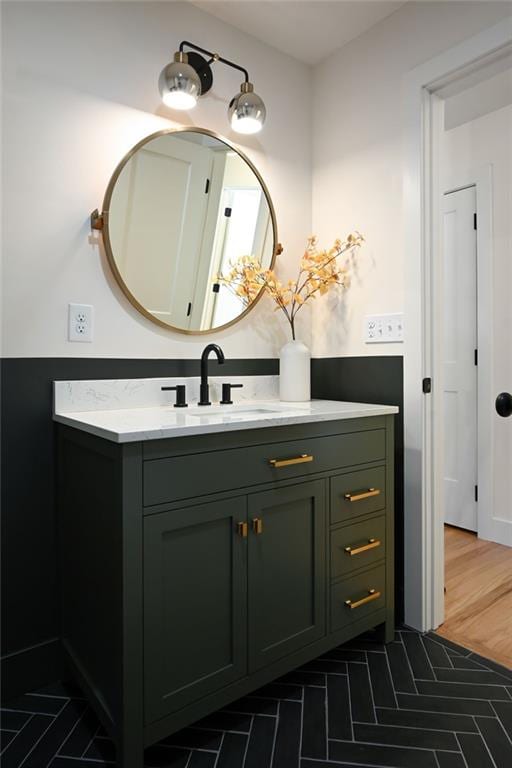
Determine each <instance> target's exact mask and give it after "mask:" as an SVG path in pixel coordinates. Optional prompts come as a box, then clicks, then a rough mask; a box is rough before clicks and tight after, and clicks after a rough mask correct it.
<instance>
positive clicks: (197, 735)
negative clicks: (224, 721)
mask: <svg viewBox="0 0 512 768" xmlns="http://www.w3.org/2000/svg"><path fill="white" fill-rule="evenodd" d="M161 743H162V744H165V745H166V746H170V747H185V748H186V749H209V750H214V751H216V752H218V750H219V749H220V745H221V743H222V733H220V732H219V731H208V730H205V729H204V728H184V729H183V730H182V731H179V732H178V733H175V734H173V735H172V736H169V737H168V738H167V739H163V740H162V742H161Z"/></svg>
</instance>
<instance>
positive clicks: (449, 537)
mask: <svg viewBox="0 0 512 768" xmlns="http://www.w3.org/2000/svg"><path fill="white" fill-rule="evenodd" d="M445 587H446V594H445V622H444V624H442V626H440V627H439V629H438V630H437V633H438V634H440V635H442V636H443V637H446V638H448V639H449V640H452V641H453V642H454V643H458V644H460V645H463V646H465V647H466V648H470V649H471V650H472V651H475V652H476V653H479V654H482V655H483V656H487V657H488V658H490V659H493V660H494V661H497V662H499V663H500V664H504V665H505V666H507V667H509V668H510V669H512V548H510V547H505V546H502V545H501V544H494V543H493V542H490V541H482V540H481V539H478V538H477V536H476V534H474V533H470V532H469V531H464V530H462V529H460V528H454V527H453V526H450V525H446V526H445Z"/></svg>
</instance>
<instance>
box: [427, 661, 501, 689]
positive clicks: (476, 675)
mask: <svg viewBox="0 0 512 768" xmlns="http://www.w3.org/2000/svg"><path fill="white" fill-rule="evenodd" d="M465 661H468V659H465ZM436 677H437V679H438V680H440V681H442V682H447V683H470V684H471V685H474V684H475V683H476V684H478V685H507V683H508V680H507V678H506V677H503V675H498V673H497V672H491V671H490V670H488V669H482V668H480V669H437V670H436Z"/></svg>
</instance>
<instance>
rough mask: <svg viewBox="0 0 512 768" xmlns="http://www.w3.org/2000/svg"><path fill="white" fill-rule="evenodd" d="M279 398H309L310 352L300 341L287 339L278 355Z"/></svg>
mask: <svg viewBox="0 0 512 768" xmlns="http://www.w3.org/2000/svg"><path fill="white" fill-rule="evenodd" d="M279 398H280V400H285V401H288V402H295V403H302V402H305V401H306V400H311V352H310V351H309V349H308V348H307V347H306V345H305V344H303V343H302V341H289V342H288V344H285V345H284V347H283V348H282V349H281V353H280V355H279Z"/></svg>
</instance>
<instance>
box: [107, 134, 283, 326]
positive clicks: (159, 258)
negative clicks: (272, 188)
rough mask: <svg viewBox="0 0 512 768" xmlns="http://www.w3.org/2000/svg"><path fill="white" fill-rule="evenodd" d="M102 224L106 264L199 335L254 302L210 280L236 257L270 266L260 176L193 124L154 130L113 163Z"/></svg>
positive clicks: (271, 239) (272, 247)
mask: <svg viewBox="0 0 512 768" xmlns="http://www.w3.org/2000/svg"><path fill="white" fill-rule="evenodd" d="M102 224H103V232H104V243H105V250H106V252H107V256H108V259H109V262H110V265H111V267H112V269H113V272H114V274H115V276H116V278H117V280H118V282H119V284H120V286H121V288H122V289H123V291H124V293H125V294H126V296H127V297H128V298H129V299H130V301H131V302H132V304H134V305H135V307H137V309H138V310H139V311H140V312H142V313H143V314H144V315H145V316H146V317H148V318H150V319H151V320H153V321H154V322H156V323H158V324H160V325H164V326H166V327H169V328H173V329H174V330H177V331H181V332H183V333H208V332H210V331H212V330H218V329H220V328H224V327H226V326H227V325H230V324H231V323H233V322H235V321H236V320H238V319H240V317H242V316H243V315H244V314H246V312H248V311H249V310H250V309H251V306H254V303H255V301H256V300H257V299H258V298H259V296H257V297H256V299H253V300H252V302H251V303H250V304H249V302H248V300H247V299H246V298H245V297H240V296H239V295H238V294H237V293H236V290H235V289H234V287H230V286H229V284H225V283H224V282H221V281H219V279H218V278H219V276H221V275H227V274H228V273H229V272H230V270H231V269H232V268H233V266H234V265H235V264H236V263H237V262H238V261H239V260H240V259H243V258H244V257H247V256H249V257H252V258H255V259H257V261H258V262H259V263H260V264H261V265H262V266H263V267H264V268H271V267H272V266H273V264H274V258H275V252H276V244H277V230H276V221H275V215H274V210H273V207H272V202H271V200H270V197H269V194H268V191H267V189H266V187H265V184H264V182H263V180H262V178H261V176H260V175H259V173H258V172H257V170H256V169H255V167H254V166H253V165H252V163H251V162H250V161H249V160H248V159H247V158H246V157H244V155H242V154H241V153H240V152H239V151H238V150H237V149H235V148H234V147H233V146H231V145H230V144H229V143H228V142H227V141H225V140H223V139H222V140H221V139H219V138H218V137H217V136H215V135H214V134H213V133H210V132H209V131H206V130H203V129H198V128H194V129H188V128H187V129H183V130H181V129H179V130H170V131H161V132H159V133H155V134H153V135H152V136H148V137H147V138H146V139H144V140H143V141H141V142H139V144H137V145H136V146H135V147H134V148H133V149H132V150H131V151H130V152H129V153H128V154H127V155H126V157H125V158H124V159H123V160H122V161H121V163H120V164H119V166H118V167H117V168H116V170H115V172H114V175H113V176H112V179H111V181H110V184H109V186H108V189H107V193H106V195H105V201H104V205H103V214H102Z"/></svg>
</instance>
